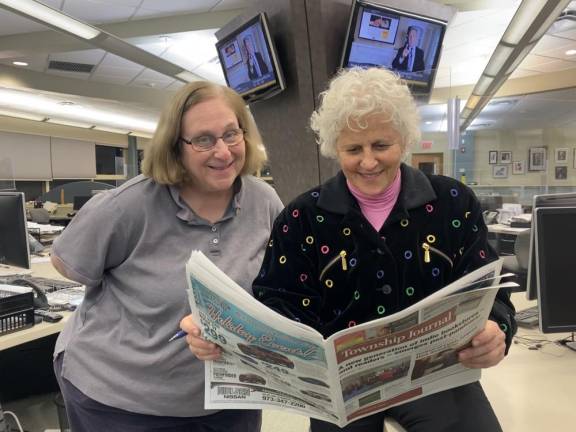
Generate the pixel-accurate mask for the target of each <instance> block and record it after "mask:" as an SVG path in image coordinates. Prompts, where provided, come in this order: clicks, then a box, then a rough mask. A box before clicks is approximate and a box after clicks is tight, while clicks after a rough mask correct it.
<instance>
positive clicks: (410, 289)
mask: <svg viewBox="0 0 576 432" xmlns="http://www.w3.org/2000/svg"><path fill="white" fill-rule="evenodd" d="M406 295H407V296H408V297H412V296H413V295H414V287H411V286H409V287H408V288H406Z"/></svg>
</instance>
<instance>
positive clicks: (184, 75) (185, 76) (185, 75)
mask: <svg viewBox="0 0 576 432" xmlns="http://www.w3.org/2000/svg"><path fill="white" fill-rule="evenodd" d="M176 78H179V79H180V80H182V81H185V82H193V81H200V80H201V78H200V77H199V76H198V75H196V74H193V73H192V72H190V71H187V70H185V71H182V72H180V73H177V74H176Z"/></svg>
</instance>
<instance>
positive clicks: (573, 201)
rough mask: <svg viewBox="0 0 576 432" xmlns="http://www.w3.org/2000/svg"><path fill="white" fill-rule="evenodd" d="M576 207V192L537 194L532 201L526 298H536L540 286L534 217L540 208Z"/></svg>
mask: <svg viewBox="0 0 576 432" xmlns="http://www.w3.org/2000/svg"><path fill="white" fill-rule="evenodd" d="M547 207H576V192H569V193H558V194H543V195H535V196H534V198H533V202H532V220H533V222H532V227H531V229H530V250H529V253H528V275H527V277H526V298H527V299H528V300H536V299H537V298H538V288H537V284H536V274H537V273H536V249H535V247H534V244H535V235H534V232H535V228H534V219H535V214H536V213H535V212H536V209H538V208H547Z"/></svg>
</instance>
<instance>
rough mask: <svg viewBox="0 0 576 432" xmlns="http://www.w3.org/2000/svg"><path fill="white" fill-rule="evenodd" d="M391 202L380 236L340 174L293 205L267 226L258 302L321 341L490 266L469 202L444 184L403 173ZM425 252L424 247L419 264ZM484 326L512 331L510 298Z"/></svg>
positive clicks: (476, 212)
mask: <svg viewBox="0 0 576 432" xmlns="http://www.w3.org/2000/svg"><path fill="white" fill-rule="evenodd" d="M401 170H402V186H401V190H400V195H399V197H398V200H397V202H396V204H395V206H394V208H393V209H392V212H391V213H390V216H389V217H388V219H387V220H386V222H385V224H384V226H383V227H382V228H381V229H380V232H376V230H375V229H374V228H373V227H372V225H371V224H370V223H369V222H368V221H367V220H366V218H365V217H364V216H363V214H362V212H361V210H360V207H359V206H358V203H357V201H356V199H355V198H354V197H353V196H352V195H351V193H350V192H349V190H348V187H347V185H346V179H345V177H344V175H343V174H342V173H339V174H338V175H336V176H335V177H333V178H332V179H330V180H328V181H327V182H326V183H325V184H323V185H322V186H320V187H317V188H315V189H312V190H310V191H308V192H306V193H304V194H302V195H300V196H299V197H298V198H296V199H295V200H294V201H293V202H292V203H290V204H289V205H288V206H287V207H286V208H285V209H284V211H283V212H282V213H281V214H280V215H279V216H278V218H277V219H276V221H275V223H274V227H273V230H272V234H271V238H270V243H269V245H268V248H267V250H266V255H265V257H264V262H263V264H262V268H261V272H260V275H259V276H258V277H257V278H256V280H255V281H254V287H253V289H254V293H255V296H256V298H258V299H259V300H260V301H262V302H263V303H265V304H266V305H268V306H269V307H271V308H273V309H275V310H276V311H278V312H280V313H281V314H283V315H286V316H288V317H290V318H292V319H295V320H298V321H301V322H303V323H305V324H308V325H310V326H312V327H314V328H315V329H316V330H318V331H319V332H321V333H322V334H323V335H324V336H325V337H327V336H329V335H331V334H333V333H335V332H336V331H338V330H342V329H344V328H346V327H348V326H351V325H355V324H360V323H363V322H366V321H370V320H373V319H376V318H381V317H383V316H387V315H390V314H393V313H395V312H398V311H400V310H403V309H405V308H407V307H409V306H411V305H412V304H414V303H416V302H418V301H419V300H421V299H423V298H424V297H426V296H428V295H430V294H432V293H434V292H435V291H437V290H439V289H441V288H442V287H444V286H446V285H447V284H449V283H450V282H453V281H454V280H456V279H458V278H460V277H461V276H463V275H464V274H466V273H468V272H471V271H472V270H475V269H477V268H479V267H481V266H482V265H484V264H487V263H488V262H490V261H492V260H494V259H496V258H497V256H496V254H495V252H494V251H493V249H492V248H491V247H490V246H489V245H488V243H487V229H486V225H485V224H484V221H483V219H482V212H481V210H480V206H479V203H478V201H477V199H476V197H475V196H474V193H473V192H472V191H471V190H470V189H469V188H468V187H466V186H465V185H463V184H462V183H460V182H458V181H456V180H454V179H452V178H449V177H444V176H427V175H425V174H423V173H422V172H421V171H418V170H416V169H413V168H411V167H409V166H407V165H402V166H401ZM423 243H427V244H429V246H431V248H430V262H425V260H424V257H425V250H424V249H423ZM491 319H493V320H494V321H496V322H497V323H499V325H500V327H501V328H502V329H503V330H504V331H505V333H506V343H507V347H509V346H510V343H511V341H512V336H513V335H514V333H515V332H516V324H515V321H514V307H513V306H512V304H511V302H510V298H509V293H508V292H506V291H505V290H500V292H499V293H498V295H497V299H496V301H495V304H494V307H493V309H492V312H491Z"/></svg>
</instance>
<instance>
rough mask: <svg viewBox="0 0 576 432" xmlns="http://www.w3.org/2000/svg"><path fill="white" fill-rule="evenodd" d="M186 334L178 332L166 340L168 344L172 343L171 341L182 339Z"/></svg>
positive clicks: (182, 331)
mask: <svg viewBox="0 0 576 432" xmlns="http://www.w3.org/2000/svg"><path fill="white" fill-rule="evenodd" d="M187 334H188V333H186V332H185V331H184V330H179V331H178V333H176V334H175V335H174V336H172V337H171V338H170V339H168V342H172V341H173V340H176V339H180V338H183V337H184V336H186V335H187Z"/></svg>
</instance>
